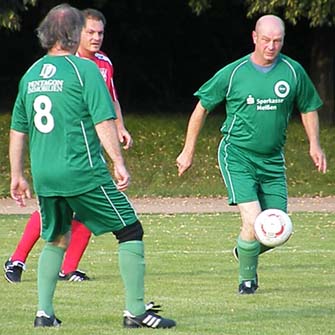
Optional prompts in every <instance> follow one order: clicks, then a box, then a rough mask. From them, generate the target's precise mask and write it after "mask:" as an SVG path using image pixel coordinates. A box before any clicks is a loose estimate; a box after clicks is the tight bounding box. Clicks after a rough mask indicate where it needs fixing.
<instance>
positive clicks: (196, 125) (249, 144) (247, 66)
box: [176, 15, 327, 294]
mask: <svg viewBox="0 0 335 335" xmlns="http://www.w3.org/2000/svg"><path fill="white" fill-rule="evenodd" d="M284 35H285V27H284V23H283V21H282V20H281V19H280V18H279V17H277V16H274V15H265V16H263V17H261V18H260V19H259V20H258V21H257V23H256V27H255V30H254V31H253V33H252V39H253V42H254V45H255V48H254V51H253V52H252V53H251V54H249V55H246V56H245V57H243V58H241V59H239V60H237V61H235V62H233V63H231V64H228V65H227V66H225V67H224V68H222V69H221V70H220V71H218V72H217V73H216V74H215V75H214V76H213V77H212V78H211V79H210V80H209V81H207V82H206V83H205V84H204V85H203V86H202V87H200V89H199V90H198V91H197V92H196V93H195V96H197V97H198V98H199V102H198V104H197V105H196V107H195V109H194V111H193V113H192V115H191V117H190V120H189V124H188V129H187V134H186V139H185V144H184V147H183V150H182V152H181V153H180V154H179V156H178V157H177V160H176V163H177V167H178V173H179V176H181V175H182V174H183V173H184V172H185V171H186V170H188V169H189V168H190V167H191V165H192V161H193V157H194V153H195V145H196V142H197V138H198V136H199V133H200V130H201V127H202V125H203V123H204V122H205V118H206V115H207V114H208V113H209V112H211V111H212V110H213V109H215V107H216V106H218V105H219V104H221V103H224V104H225V107H226V120H225V122H224V124H223V126H222V128H221V132H222V134H223V138H222V140H221V143H220V146H219V149H218V160H219V165H220V170H221V174H222V176H223V178H224V182H225V185H226V187H227V191H228V202H229V204H230V205H237V206H238V208H239V211H240V214H241V219H242V226H241V230H240V234H239V236H238V239H237V248H235V249H234V250H235V254H236V256H237V257H238V259H239V286H238V292H239V293H240V294H253V293H255V291H256V289H257V287H258V278H257V266H258V256H259V255H260V254H261V253H263V252H265V251H267V250H268V248H267V247H265V246H264V245H261V244H260V243H259V242H258V241H257V240H256V238H255V232H254V226H253V225H254V222H255V219H256V217H257V215H258V214H259V213H260V212H261V211H262V210H265V209H267V208H278V209H281V210H283V211H285V212H287V185H286V176H285V161H284V156H283V147H284V145H285V139H286V131H287V126H288V122H289V119H290V116H291V114H292V111H293V109H294V108H297V110H298V111H299V112H300V113H301V118H302V123H303V126H304V128H305V131H306V134H307V137H308V140H309V144H310V149H309V154H310V156H311V158H312V160H313V162H314V164H315V166H316V168H317V169H318V171H319V172H323V173H325V172H326V169H327V165H326V157H325V154H324V153H323V151H322V149H321V147H320V144H319V120H318V113H317V109H318V108H320V107H321V106H322V101H321V99H320V97H319V95H318V93H317V91H316V89H315V87H314V86H313V84H312V82H311V80H310V78H309V77H308V75H307V74H306V72H305V71H304V69H303V68H302V66H301V65H300V64H299V63H298V62H296V61H294V60H293V59H291V58H289V57H287V56H285V55H283V54H281V53H280V51H281V49H282V46H283V43H284Z"/></svg>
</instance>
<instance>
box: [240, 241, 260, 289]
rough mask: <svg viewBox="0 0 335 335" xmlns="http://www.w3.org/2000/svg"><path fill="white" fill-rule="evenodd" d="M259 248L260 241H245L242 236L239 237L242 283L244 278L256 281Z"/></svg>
mask: <svg viewBox="0 0 335 335" xmlns="http://www.w3.org/2000/svg"><path fill="white" fill-rule="evenodd" d="M259 250H260V243H259V242H258V241H256V240H255V241H244V240H241V238H240V237H239V238H238V239H237V251H238V260H239V265H240V273H239V283H240V284H241V283H242V281H243V280H253V281H254V282H256V272H257V265H258V255H259Z"/></svg>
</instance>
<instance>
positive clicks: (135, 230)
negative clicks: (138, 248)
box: [114, 221, 144, 243]
mask: <svg viewBox="0 0 335 335" xmlns="http://www.w3.org/2000/svg"><path fill="white" fill-rule="evenodd" d="M143 233H144V232H143V227H142V225H141V222H140V221H136V222H135V223H134V224H132V225H129V226H126V227H124V228H122V229H120V230H118V231H116V232H114V235H115V236H116V238H117V239H118V240H119V243H123V242H127V241H142V239H143Z"/></svg>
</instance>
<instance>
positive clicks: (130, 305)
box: [119, 241, 145, 316]
mask: <svg viewBox="0 0 335 335" xmlns="http://www.w3.org/2000/svg"><path fill="white" fill-rule="evenodd" d="M119 267H120V273H121V277H122V280H123V284H124V287H125V291H126V309H127V311H129V312H130V313H131V314H133V315H136V316H137V315H141V314H143V313H144V312H145V304H144V272H145V261H144V243H143V241H128V242H124V243H120V244H119Z"/></svg>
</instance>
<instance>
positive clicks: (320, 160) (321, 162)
mask: <svg viewBox="0 0 335 335" xmlns="http://www.w3.org/2000/svg"><path fill="white" fill-rule="evenodd" d="M309 154H310V156H311V158H312V160H313V162H314V165H315V166H316V168H317V169H318V171H319V172H322V173H326V171H327V160H326V155H325V154H324V152H323V151H322V149H321V148H320V146H318V145H316V146H313V145H311V147H310V150H309Z"/></svg>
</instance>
